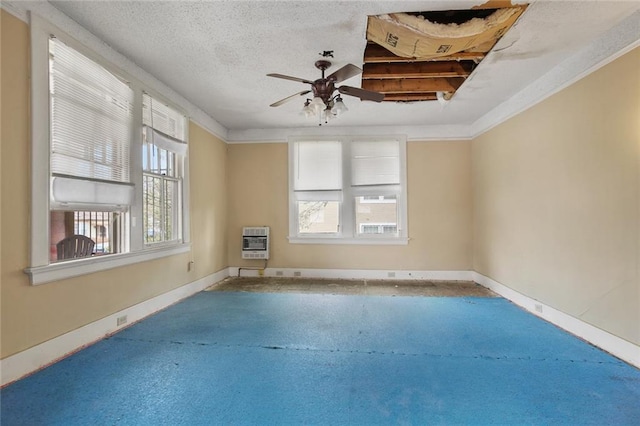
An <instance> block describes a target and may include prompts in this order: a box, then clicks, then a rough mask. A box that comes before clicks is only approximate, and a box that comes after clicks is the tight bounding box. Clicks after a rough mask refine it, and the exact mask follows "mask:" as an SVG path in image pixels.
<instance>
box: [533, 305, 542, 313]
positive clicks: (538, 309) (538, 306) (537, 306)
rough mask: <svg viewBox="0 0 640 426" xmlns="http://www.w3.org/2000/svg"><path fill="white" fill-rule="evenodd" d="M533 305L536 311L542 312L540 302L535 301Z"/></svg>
mask: <svg viewBox="0 0 640 426" xmlns="http://www.w3.org/2000/svg"><path fill="white" fill-rule="evenodd" d="M534 307H535V310H536V312H537V313H539V314H541V313H542V305H541V304H540V303H536V304H535V306H534Z"/></svg>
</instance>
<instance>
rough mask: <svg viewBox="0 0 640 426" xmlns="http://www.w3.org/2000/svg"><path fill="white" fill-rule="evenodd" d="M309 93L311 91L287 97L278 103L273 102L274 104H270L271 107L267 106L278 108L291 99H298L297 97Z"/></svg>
mask: <svg viewBox="0 0 640 426" xmlns="http://www.w3.org/2000/svg"><path fill="white" fill-rule="evenodd" d="M310 92H311V90H303V91H302V92H299V93H296V94H295V95H291V96H287V97H286V98H284V99H280V100H279V101H278V102H274V103H272V104H271V105H269V106H272V107H277V106H280V105H282V104H284V103H286V102H289V101H290V100H291V99H293V98H296V97H298V96H303V95H306V94H307V93H310Z"/></svg>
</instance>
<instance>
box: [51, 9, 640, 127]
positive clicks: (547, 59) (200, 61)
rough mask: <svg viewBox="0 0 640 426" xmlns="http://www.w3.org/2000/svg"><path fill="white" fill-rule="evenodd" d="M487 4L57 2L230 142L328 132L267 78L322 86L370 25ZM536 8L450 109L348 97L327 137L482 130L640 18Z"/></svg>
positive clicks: (297, 86)
mask: <svg viewBox="0 0 640 426" xmlns="http://www.w3.org/2000/svg"><path fill="white" fill-rule="evenodd" d="M482 3H483V2H482V1H465V0H459V1H454V0H449V1H435V0H432V1H342V2H336V1H206V2H200V1H189V2H186V1H185V2H182V1H169V2H155V1H138V2H129V1H125V2H118V1H104V2H94V1H91V2H80V1H52V2H51V4H53V6H55V7H56V8H57V9H59V10H60V11H62V12H63V13H64V14H66V15H67V16H69V17H70V18H72V19H73V20H74V21H76V22H77V23H79V24H80V25H81V26H83V27H84V28H86V29H87V30H88V31H90V32H91V33H93V34H95V35H96V36H98V37H99V38H100V39H102V40H103V41H104V42H106V43H107V44H108V45H110V46H111V47H113V48H114V49H116V50H117V51H119V52H120V53H122V54H123V55H125V56H126V57H128V58H129V59H131V60H132V61H134V62H135V63H136V64H138V65H139V66H140V67H142V68H143V69H144V70H146V71H147V72H149V73H150V74H152V75H154V76H155V77H157V78H158V79H159V80H160V81H162V82H164V83H165V84H166V85H168V86H169V87H171V88H173V89H174V90H175V91H176V92H178V93H179V94H181V95H182V96H183V97H185V98H186V99H188V100H189V101H190V102H191V103H193V104H194V105H196V106H198V107H199V108H201V109H202V110H204V111H205V112H206V113H207V114H209V115H210V116H211V117H212V118H213V119H214V120H216V121H217V122H218V123H220V124H222V126H224V127H225V128H226V129H228V130H229V131H230V132H232V131H239V132H242V131H249V130H250V129H291V128H308V127H311V126H317V124H314V121H313V120H311V121H309V120H308V119H306V118H305V117H303V116H301V115H300V114H299V111H300V109H301V108H302V104H303V101H304V99H303V98H300V99H299V100H294V101H292V102H289V103H286V104H285V105H283V106H280V107H278V108H270V107H269V105H270V104H271V103H273V102H275V101H277V100H279V99H282V98H284V97H285V96H288V95H291V94H294V93H296V92H300V91H302V90H305V89H307V88H308V85H305V84H303V83H298V82H294V81H287V80H278V79H273V78H269V77H267V76H266V74H267V73H281V74H286V75H291V76H296V77H301V78H305V79H310V80H314V79H316V78H319V71H318V70H317V69H316V68H314V65H313V64H314V62H315V61H316V60H317V59H319V58H320V55H319V53H321V52H322V51H325V50H333V51H334V58H333V59H332V61H333V63H334V66H333V67H332V68H331V69H330V70H329V72H331V71H332V70H336V69H338V68H339V67H341V66H343V65H345V64H347V63H353V64H355V65H357V66H359V67H362V61H363V53H364V49H365V46H366V39H365V37H366V23H367V15H377V14H383V13H391V12H404V11H429V10H450V9H468V8H471V7H473V6H476V5H479V4H482ZM514 3H515V4H519V3H521V2H517V1H514ZM528 3H530V6H529V7H528V8H527V10H526V11H525V13H524V14H523V16H522V17H521V18H520V20H519V21H518V22H517V23H516V24H515V25H514V26H513V27H512V28H511V30H510V31H509V32H508V33H507V34H506V35H505V36H504V37H503V38H502V39H501V40H500V42H499V43H498V44H497V45H496V46H495V47H494V49H493V51H492V53H490V54H489V55H488V56H487V57H486V58H485V59H484V60H483V62H482V63H481V65H480V66H479V67H478V68H476V70H475V71H474V72H473V74H472V75H471V76H470V77H469V78H468V79H467V81H466V82H465V84H464V86H463V87H461V88H460V89H459V90H458V92H457V93H456V95H455V97H454V99H452V100H451V101H450V102H449V103H447V104H446V105H444V106H443V105H441V104H439V103H438V102H437V101H436V102H434V101H431V102H416V103H389V102H385V103H380V104H379V103H373V102H361V101H359V100H358V99H356V98H351V97H345V103H346V104H347V106H348V108H349V112H347V113H346V114H345V115H343V116H342V117H340V118H339V119H337V120H335V121H332V122H330V124H329V125H328V126H341V127H353V126H430V125H439V126H441V125H452V126H454V125H472V124H473V123H474V122H476V121H477V120H480V119H481V118H482V117H484V116H486V115H487V114H488V113H490V112H491V111H492V110H494V109H496V108H498V107H499V106H500V105H501V104H502V103H504V102H505V101H507V100H510V99H512V98H513V97H514V96H518V94H519V92H521V91H523V89H526V88H527V87H528V86H531V85H532V83H534V82H535V81H536V80H538V79H539V78H541V77H542V76H544V75H545V74H546V73H548V72H549V71H551V70H553V69H556V68H558V67H562V66H563V63H564V62H565V61H566V60H567V59H568V58H570V57H572V55H574V54H576V53H579V52H580V51H581V50H583V49H584V48H586V47H587V46H588V45H589V44H590V43H592V42H594V40H597V39H598V37H601V36H602V35H603V34H605V33H606V32H607V31H609V30H611V28H613V27H615V26H616V25H618V24H620V23H621V22H622V21H623V20H625V19H628V18H629V17H630V16H631V15H633V16H634V17H638V16H640V15H639V13H637V11H638V10H640V3H639V2H637V1H621V2H616V1H530V2H528ZM634 12H635V15H634ZM45 18H46V17H45ZM632 18H633V17H632ZM638 33H640V31H638ZM635 37H636V38H640V34H636V35H635ZM579 71H581V70H576V73H577V72H579ZM360 83H361V81H360V77H359V76H356V77H353V78H350V79H348V80H346V81H345V82H344V84H347V85H350V86H356V87H361V86H360ZM546 90H548V88H547V89H546ZM338 121H339V123H338Z"/></svg>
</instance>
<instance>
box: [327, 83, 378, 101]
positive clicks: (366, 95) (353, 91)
mask: <svg viewBox="0 0 640 426" xmlns="http://www.w3.org/2000/svg"><path fill="white" fill-rule="evenodd" d="M338 92H340V93H342V94H343V95H349V96H355V97H356V98H360V99H362V100H363V101H374V102H381V101H382V100H383V99H384V95H383V94H382V93H378V92H372V91H371V90H364V89H359V88H357V87H351V86H340V87H338Z"/></svg>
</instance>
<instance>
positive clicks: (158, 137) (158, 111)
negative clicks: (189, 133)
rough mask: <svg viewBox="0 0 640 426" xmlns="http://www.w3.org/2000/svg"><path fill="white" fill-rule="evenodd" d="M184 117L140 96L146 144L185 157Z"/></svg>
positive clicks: (155, 101) (157, 102)
mask: <svg viewBox="0 0 640 426" xmlns="http://www.w3.org/2000/svg"><path fill="white" fill-rule="evenodd" d="M185 122H186V120H185V117H184V115H182V114H181V113H179V112H178V111H176V110H174V109H173V108H171V107H169V106H167V105H164V104H163V103H162V102H159V101H158V100H156V99H154V98H152V97H151V96H149V95H148V94H146V93H144V94H143V95H142V123H143V124H144V125H145V126H146V127H147V131H146V137H147V142H149V143H151V144H154V145H155V146H157V147H158V148H161V149H166V150H167V151H171V152H175V153H177V154H180V155H186V153H187V144H186V142H185V141H186V132H185Z"/></svg>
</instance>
